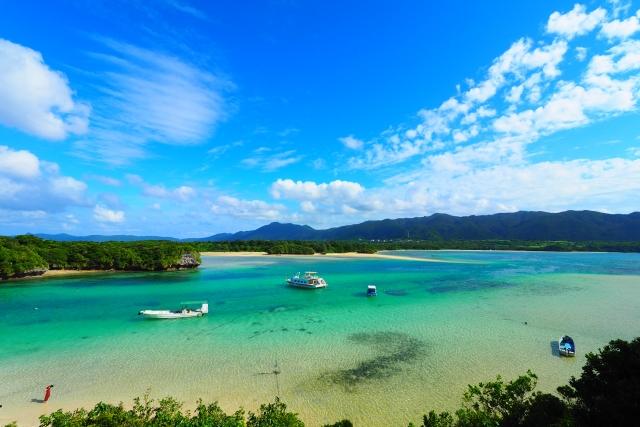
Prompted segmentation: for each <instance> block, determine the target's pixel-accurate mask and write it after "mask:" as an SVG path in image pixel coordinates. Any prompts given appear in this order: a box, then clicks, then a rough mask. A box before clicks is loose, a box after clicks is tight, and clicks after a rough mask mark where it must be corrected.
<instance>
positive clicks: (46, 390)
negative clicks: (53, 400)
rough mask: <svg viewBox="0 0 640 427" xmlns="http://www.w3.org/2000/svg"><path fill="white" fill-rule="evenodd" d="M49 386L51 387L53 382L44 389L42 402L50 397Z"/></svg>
mask: <svg viewBox="0 0 640 427" xmlns="http://www.w3.org/2000/svg"><path fill="white" fill-rule="evenodd" d="M51 388H53V384H50V385H48V386H47V388H45V389H44V400H43V402H47V401H48V400H49V398H50V397H51Z"/></svg>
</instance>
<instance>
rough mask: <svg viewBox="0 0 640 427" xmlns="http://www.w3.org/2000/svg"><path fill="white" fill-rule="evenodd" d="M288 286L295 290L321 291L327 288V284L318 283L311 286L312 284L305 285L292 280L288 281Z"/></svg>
mask: <svg viewBox="0 0 640 427" xmlns="http://www.w3.org/2000/svg"><path fill="white" fill-rule="evenodd" d="M287 285H289V286H293V287H294V288H302V289H320V288H326V287H327V284H326V283H316V284H313V285H310V284H304V283H297V282H294V281H293V280H290V279H288V280H287Z"/></svg>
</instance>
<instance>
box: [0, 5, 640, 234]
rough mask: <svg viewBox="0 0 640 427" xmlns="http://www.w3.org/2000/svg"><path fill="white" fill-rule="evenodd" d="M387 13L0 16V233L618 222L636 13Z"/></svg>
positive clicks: (638, 30) (635, 61)
mask: <svg viewBox="0 0 640 427" xmlns="http://www.w3.org/2000/svg"><path fill="white" fill-rule="evenodd" d="M395 3H399V4H394V3H392V2H382V1H373V2H368V3H367V7H366V8H365V7H363V4H362V2H314V3H311V2H297V1H265V2H196V1H187V0H158V1H155V2H143V1H126V2H125V1H122V2H120V1H108V2H107V1H104V2H99V1H92V2H86V1H81V0H77V1H63V2H55V3H54V2H46V3H43V2H37V1H30V0H24V1H20V2H18V1H8V2H4V4H3V13H2V14H0V234H16V233H24V232H48V233H58V232H66V233H71V234H93V233H98V234H112V233H126V234H138V235H143V234H144V235H150V234H152V235H166V236H178V237H194V236H205V235H209V234H213V233H218V232H224V231H237V230H241V229H251V228H254V227H256V226H260V225H262V224H265V223H269V222H271V221H281V222H296V223H304V224H309V225H312V226H314V227H319V228H324V227H329V226H335V225H342V224H349V223H355V222H359V221H363V220H367V219H382V218H395V217H412V216H422V215H429V214H432V213H435V212H445V213H450V214H455V215H469V214H486V213H495V212H510V211H517V210H546V211H562V210H566V209H593V210H599V211H605V212H616V213H627V212H632V211H637V210H638V200H640V115H639V114H638V105H639V101H640V11H639V8H640V5H639V4H638V2H625V1H616V2H604V1H603V2H585V3H574V2H559V1H554V2H551V1H548V2H496V1H492V2H467V1H450V2H444V3H442V2H439V3H436V2H422V1H406V2H395ZM34 11H37V13H36V12H34Z"/></svg>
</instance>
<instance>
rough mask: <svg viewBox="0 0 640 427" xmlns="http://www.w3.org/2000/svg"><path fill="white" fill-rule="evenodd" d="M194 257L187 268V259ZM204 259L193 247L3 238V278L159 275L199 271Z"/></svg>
mask: <svg viewBox="0 0 640 427" xmlns="http://www.w3.org/2000/svg"><path fill="white" fill-rule="evenodd" d="M186 254H191V257H189V259H187V261H191V264H192V265H185V259H184V256H185V255H186ZM199 263H200V255H199V253H198V252H197V251H196V250H195V248H193V247H192V245H190V244H185V243H175V242H166V241H152V242H104V243H96V242H55V241H52V240H42V239H39V238H37V237H34V236H29V235H26V236H17V237H15V238H9V237H0V278H10V277H16V276H23V275H31V274H38V273H42V272H43V271H45V270H47V269H51V270H60V269H69V270H132V271H138V270H140V271H156V270H158V271H159V270H167V269H173V268H180V267H196V266H197V265H198V264H199Z"/></svg>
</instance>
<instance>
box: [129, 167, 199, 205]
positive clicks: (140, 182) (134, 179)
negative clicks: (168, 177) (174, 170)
mask: <svg viewBox="0 0 640 427" xmlns="http://www.w3.org/2000/svg"><path fill="white" fill-rule="evenodd" d="M127 180H128V181H129V183H130V184H132V185H135V186H137V187H140V188H141V189H142V194H143V195H145V196H148V197H154V198H159V199H173V200H178V201H182V202H186V201H188V200H190V199H192V198H194V197H195V196H196V194H197V191H196V190H195V188H193V187H191V186H189V185H180V186H178V187H175V188H167V187H166V186H165V185H163V184H149V183H148V182H146V181H145V180H144V179H143V178H142V177H140V176H139V175H134V174H128V175H127Z"/></svg>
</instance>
